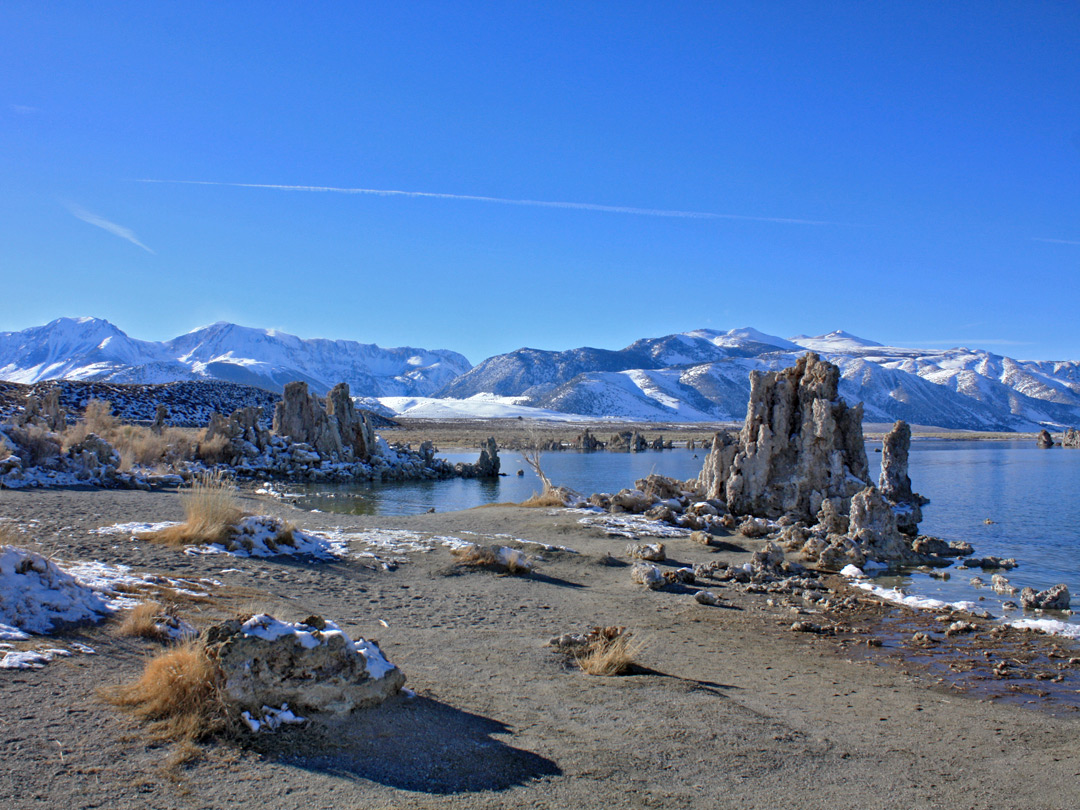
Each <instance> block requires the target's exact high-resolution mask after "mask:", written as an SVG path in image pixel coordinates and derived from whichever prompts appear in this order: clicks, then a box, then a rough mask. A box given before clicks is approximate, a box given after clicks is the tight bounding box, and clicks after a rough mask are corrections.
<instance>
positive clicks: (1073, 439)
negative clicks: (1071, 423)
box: [1061, 428, 1080, 449]
mask: <svg viewBox="0 0 1080 810" xmlns="http://www.w3.org/2000/svg"><path fill="white" fill-rule="evenodd" d="M1061 446H1062V447H1071V448H1073V449H1080V430H1077V429H1076V428H1069V429H1068V430H1066V431H1065V433H1064V434H1063V435H1062V437H1061Z"/></svg>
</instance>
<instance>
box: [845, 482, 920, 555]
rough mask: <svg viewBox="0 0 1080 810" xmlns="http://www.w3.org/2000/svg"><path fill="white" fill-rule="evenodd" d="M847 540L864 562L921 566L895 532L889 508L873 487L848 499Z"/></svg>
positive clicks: (894, 524)
mask: <svg viewBox="0 0 1080 810" xmlns="http://www.w3.org/2000/svg"><path fill="white" fill-rule="evenodd" d="M848 537H850V538H851V539H852V540H853V541H854V542H855V543H856V544H857V545H858V548H859V551H860V552H862V554H863V556H864V557H867V558H868V559H872V560H877V561H878V562H883V563H885V562H893V563H901V564H911V565H915V564H918V563H920V562H922V559H921V558H920V557H919V555H917V554H915V553H914V552H913V551H912V550H911V545H910V543H909V541H908V540H907V539H906V538H905V537H904V536H903V535H902V534H901V532H900V530H899V529H898V528H897V524H896V514H895V513H894V512H893V508H892V504H891V503H890V502H889V501H888V500H887V499H886V498H885V496H884V495H883V494H882V493H881V491H880V490H878V489H877V488H876V487H867V488H866V489H864V490H862V491H861V492H858V493H856V494H855V496H854V497H853V498H852V499H851V510H850V512H849V514H848Z"/></svg>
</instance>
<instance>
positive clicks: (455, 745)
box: [0, 490, 1080, 810]
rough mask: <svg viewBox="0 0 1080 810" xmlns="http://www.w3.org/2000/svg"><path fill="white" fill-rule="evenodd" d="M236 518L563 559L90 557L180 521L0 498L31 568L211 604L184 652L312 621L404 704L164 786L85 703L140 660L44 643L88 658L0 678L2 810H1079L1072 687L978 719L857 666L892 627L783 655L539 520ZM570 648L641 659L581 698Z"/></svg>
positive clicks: (32, 495) (578, 532) (89, 635)
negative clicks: (45, 563) (496, 569)
mask: <svg viewBox="0 0 1080 810" xmlns="http://www.w3.org/2000/svg"><path fill="white" fill-rule="evenodd" d="M244 506H245V508H247V509H249V510H250V511H254V512H259V513H271V514H278V515H281V516H283V517H286V518H288V519H289V520H291V521H293V522H294V523H295V524H296V525H298V526H299V527H301V528H305V529H313V530H329V529H340V530H342V531H345V532H350V531H359V530H361V529H370V528H396V529H407V530H411V531H414V532H418V533H420V534H421V535H422V536H427V535H429V534H432V535H455V536H459V537H465V538H466V539H484V538H494V539H495V540H496V541H499V542H505V538H498V537H496V536H498V535H510V536H512V537H514V538H520V539H524V540H530V541H536V542H540V543H545V544H553V545H558V546H565V547H569V548H571V549H574V550H576V551H577V552H578V553H570V552H567V551H553V552H552V551H548V552H540V555H541V556H542V557H543V558H544V559H543V562H541V563H540V564H539V566H538V568H537V571H536V573H535V574H533V575H531V576H528V577H510V576H498V575H496V574H494V573H491V572H488V571H472V570H466V571H463V570H461V569H460V568H458V567H455V565H454V559H453V558H452V557H451V555H450V554H449V553H448V551H447V550H446V549H445V548H444V547H437V548H435V549H434V550H431V551H428V552H411V553H409V554H407V557H408V562H402V563H401V564H400V565H398V566H397V568H396V569H395V570H385V569H384V567H383V566H382V565H380V564H378V562H377V561H375V560H374V559H373V558H370V557H351V558H348V559H344V560H338V561H327V562H319V561H314V560H310V559H307V560H295V559H289V558H272V559H243V558H233V557H225V556H222V555H186V554H183V553H182V552H180V551H178V550H176V549H172V548H163V547H158V546H154V545H152V544H149V543H135V542H132V541H130V540H129V539H127V538H125V537H123V536H117V535H107V534H97V533H92V531H91V530H93V529H96V528H98V527H101V526H107V525H111V524H114V523H118V522H127V521H161V520H170V519H171V520H176V519H180V518H181V517H182V508H181V504H180V500H179V498H178V496H177V495H176V494H175V493H143V492H122V491H72V490H64V491H36V492H13V491H0V518H4V519H6V520H8V521H11V522H14V523H16V524H18V525H19V526H20V527H22V528H23V531H24V532H25V535H24V540H25V545H28V546H30V547H31V548H35V549H37V550H42V551H44V552H46V553H48V554H51V555H53V556H55V557H57V558H59V559H68V560H88V559H96V560H101V561H103V562H108V563H123V564H126V565H130V566H132V567H133V568H134V569H135V570H137V571H147V572H161V573H168V574H170V575H173V576H181V577H187V578H198V577H206V578H212V579H215V580H217V581H219V582H220V583H221V584H220V585H217V586H213V587H212V588H211V598H210V599H209V600H206V601H189V602H185V603H184V604H183V605H182V610H183V614H184V616H185V618H187V619H188V620H190V621H192V622H193V623H195V624H196V625H198V626H205V625H206V624H209V623H211V622H213V621H215V620H217V619H220V618H222V617H225V616H228V615H232V614H234V613H236V612H238V611H247V612H256V611H262V610H266V611H269V612H272V613H274V614H275V615H277V616H278V617H279V618H282V619H289V620H298V619H302V618H304V617H306V616H308V615H310V614H312V613H318V614H321V615H324V616H326V617H327V618H331V619H333V620H335V621H337V622H339V623H340V624H341V625H342V626H343V627H344V628H345V629H346V630H347V631H349V632H350V633H352V634H353V635H362V636H365V637H367V638H376V639H378V641H379V642H380V644H381V645H382V647H383V649H384V651H385V653H386V654H387V656H388V657H389V658H390V660H391V661H393V662H395V663H396V664H398V665H399V666H400V667H401V669H402V670H403V671H404V672H405V674H406V676H407V677H408V683H407V686H408V687H409V688H410V689H412V690H415V692H416V697H413V698H408V697H398V698H394V699H392V700H391V701H389V702H387V703H386V704H384V705H382V706H380V707H378V708H375V709H371V710H366V711H361V712H357V713H354V714H353V715H351V716H350V717H348V718H347V719H345V720H341V721H337V722H336V723H333V724H326V723H313V724H311V725H310V726H309V727H306V728H301V729H289V730H288V731H286V732H283V733H278V734H274V735H260V736H257V737H256V736H253V737H251V738H250V739H247V740H245V741H241V742H235V741H233V742H221V743H217V744H213V745H210V746H208V747H207V749H206V752H205V755H204V756H203V757H202V758H201V759H199V760H197V761H195V762H193V763H191V764H189V765H186V766H184V767H183V768H181V769H180V771H179V772H172V773H170V772H169V771H168V769H166V768H164V767H163V765H164V763H165V762H166V760H167V759H168V756H169V754H170V751H169V749H168V746H161V745H155V744H151V743H149V742H148V741H147V740H146V738H145V736H144V735H143V734H142V733H141V730H140V729H139V727H138V726H137V725H136V724H135V723H134V722H133V721H132V720H131V719H130V718H128V717H127V716H125V715H124V714H122V713H120V712H118V711H117V710H115V709H114V708H112V707H110V706H108V705H105V704H103V703H102V702H100V701H99V700H98V698H97V697H96V690H97V689H98V688H99V687H100V686H102V685H107V684H111V683H119V682H122V681H128V680H131V679H133V678H135V677H136V676H137V675H138V673H139V672H140V670H141V667H142V664H143V663H144V662H145V660H146V658H147V657H148V656H149V655H151V654H152V653H153V652H154V651H156V650H158V649H160V647H159V645H156V644H154V643H152V642H148V641H144V640H136V639H130V638H124V637H121V636H120V635H118V634H117V632H116V629H115V626H116V622H115V621H113V620H110V621H105V622H102V623H101V624H98V625H85V626H79V627H75V628H69V629H67V630H64V631H61V632H58V633H57V634H55V635H54V636H52V637H50V638H48V639H43V640H40V641H44V642H47V643H46V644H39V643H38V641H35V642H34V643H31V644H29V645H21V646H35V645H37V646H48V645H49V644H53V643H55V644H56V645H58V646H70V644H71V642H75V641H78V642H81V643H84V644H87V645H89V646H91V647H93V648H94V649H95V650H96V651H97V652H96V654H95V655H84V654H79V655H73V656H71V657H70V658H60V659H56V660H54V661H53V662H52V663H50V664H49V665H48V666H46V667H45V668H43V669H41V670H27V671H0V756H2V758H3V763H4V767H3V768H2V769H0V799H3V800H5V803H6V804H7V806H11V807H18V808H39V807H40V808H47V807H48V808H51V807H56V808H65V809H66V808H89V807H102V808H145V807H153V808H222V807H236V808H251V809H252V810H256V808H257V810H266V808H305V810H306V809H307V808H360V807H363V808H383V807H385V808H428V807H482V808H518V807H521V808H526V807H527V808H534V807H560V808H605V810H607V808H612V807H619V808H621V807H631V808H637V807H664V808H684V807H685V808H726V807H739V808H758V807H760V808H830V810H832V809H834V808H849V807H850V808H855V807H858V808H900V807H903V808H939V807H940V808H1047V809H1049V808H1066V807H1077V806H1080V787H1078V786H1080V753H1078V747H1077V742H1078V738H1080V721H1078V716H1077V715H1078V712H1077V711H1076V710H1075V701H1072V702H1070V700H1069V699H1067V696H1068V694H1075V693H1076V689H1077V688H1078V684H1077V683H1076V680H1075V679H1076V676H1077V672H1076V671H1075V670H1068V671H1067V676H1068V680H1067V681H1066V682H1065V683H1064V684H1058V685H1057V691H1056V692H1054V693H1052V694H1048V696H1046V697H1039V696H1038V695H1036V694H1034V693H1033V692H1032V693H1030V694H1029V693H1022V694H1021V695H1020V697H1021V698H1023V700H1029V701H1030V702H1023V701H1022V700H1018V701H1016V702H1005V701H1001V700H991V699H988V695H987V694H986V693H985V692H984V691H980V690H981V687H977V685H971V686H966V685H965V684H964V683H963V682H960V683H959V684H958V683H957V682H955V681H952V682H949V681H946V680H941V679H940V678H939V675H938V674H935V672H933V671H931V670H929V669H927V668H925V667H919V666H915V665H914V664H911V662H910V661H907V659H905V658H904V657H903V656H898V655H897V649H896V648H895V647H894V646H892V645H891V642H890V641H889V637H888V636H883V637H884V638H885V641H886V644H885V647H884V648H883V650H882V654H880V655H878V654H876V653H875V648H873V647H868V646H866V645H865V644H864V643H863V642H864V641H865V640H866V639H867V638H874V637H875V633H877V632H878V631H882V630H883V628H884V627H885V623H884V620H885V619H892V620H894V619H895V615H896V609H893V608H882V607H876V606H874V605H868V606H867V607H866V609H865V610H864V611H863V612H862V613H859V612H858V611H856V614H853V615H850V616H847V617H845V621H846V622H847V623H849V624H851V625H852V626H853V627H854V629H855V631H856V632H854V633H840V634H839V635H837V636H818V635H814V634H811V633H793V632H790V631H789V630H788V628H789V626H790V625H791V623H792V616H793V613H792V612H791V609H790V608H789V607H787V606H784V605H783V604H779V603H777V600H776V599H774V600H773V602H774V603H776V604H773V605H770V604H769V603H768V599H769V597H767V596H765V595H754V594H745V593H742V592H740V591H738V590H736V589H735V588H731V587H722V586H716V587H715V589H716V590H717V592H719V593H720V594H721V595H722V596H724V597H725V599H726V606H724V607H706V606H703V605H699V604H697V603H696V602H695V601H694V600H693V599H692V597H691V596H690V595H689V594H688V593H673V592H652V591H646V590H643V589H641V588H640V587H638V586H635V585H633V584H632V583H631V582H630V578H629V569H628V567H627V566H626V565H625V563H624V562H620V560H621V559H623V557H624V554H623V552H624V548H625V545H626V542H627V541H626V540H625V538H612V537H607V536H606V535H605V534H604V533H603V532H602V531H601V530H599V529H597V528H595V527H585V526H582V525H580V524H579V522H578V520H579V518H580V517H581V516H580V515H579V514H576V513H573V512H568V511H564V510H558V511H554V510H547V509H534V510H529V509H522V508H515V507H494V508H482V509H473V510H469V511H465V512H457V513H446V514H431V515H420V516H415V517H408V518H404V517H402V518H391V517H372V516H350V515H330V514H322V513H309V512H302V511H298V510H295V509H293V508H292V507H290V506H289V505H288V504H285V503H282V502H279V501H272V500H269V499H259V498H255V497H253V496H248V497H246V498H245V503H244ZM465 532H474V533H475V534H474V535H469V534H465ZM727 540H728V541H729V542H728V543H727V544H726V545H725V546H724V547H723V548H721V549H707V548H704V547H702V546H698V545H695V544H693V543H691V542H690V541H689V540H687V539H682V538H675V539H668V540H666V541H665V542H667V544H668V553H669V555H670V556H671V557H672V558H674V560H675V561H677V562H679V563H693V562H705V561H708V560H711V559H724V560H727V561H729V562H732V563H740V562H744V561H746V560H748V559H749V555H750V553H751V552H752V550H753V549H755V548H757V547H758V544H759V543H760V541H751V540H747V539H745V538H742V537H740V536H734V537H731V538H727ZM355 550H357V551H359V550H360V548H359V547H356V549H355ZM609 554H610V555H613V557H614V559H613V558H612V557H609V556H608V555H609ZM386 556H387V555H386V554H385V552H384V553H383V557H384V558H385V557H386ZM227 569H236V570H234V571H228V570H227ZM800 618H805V619H814V620H815V621H820V620H822V619H823V617H815V616H812V615H807V616H802V617H800ZM591 625H625V626H627V627H629V628H631V629H632V630H633V631H634V632H635V634H637V635H638V636H639V637H640V638H643V639H645V641H646V642H647V646H646V647H645V649H644V651H643V652H641V653H640V655H639V656H638V657H637V662H638V665H639V666H638V668H637V669H636V670H635V672H634V674H631V675H627V676H623V677H615V678H596V677H590V676H587V675H584V674H583V673H581V672H580V671H578V670H577V669H576V668H575V667H573V666H572V665H568V664H567V663H566V662H565V661H564V660H563V659H562V658H560V656H558V655H557V654H556V653H555V652H554V651H553V650H552V649H551V648H549V647H546V646H545V643H546V641H547V639H549V638H550V637H552V636H554V635H557V634H559V633H563V632H568V631H580V630H583V629H586V628H588V627H589V626H591ZM1040 638H1042V637H1037V639H1040ZM1025 643H1027V642H1025ZM1046 643H1049V642H1046ZM980 649H982V648H980ZM1072 655H1078V653H1076V652H1073V653H1072ZM1040 694H1042V693H1040Z"/></svg>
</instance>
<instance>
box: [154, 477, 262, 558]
mask: <svg viewBox="0 0 1080 810" xmlns="http://www.w3.org/2000/svg"><path fill="white" fill-rule="evenodd" d="M180 497H181V498H182V499H183V502H184V522H183V523H178V524H177V525H175V526H168V527H166V528H164V529H161V530H159V531H156V532H149V533H147V534H141V535H139V539H140V540H150V541H152V542H154V543H164V544H165V545H170V546H183V545H189V544H192V543H222V544H225V543H227V542H228V540H229V539H230V538H231V537H232V535H233V534H234V532H235V528H234V527H235V526H236V524H237V523H238V522H239V521H240V519H241V518H243V517H244V512H243V510H241V509H240V506H239V504H238V503H237V501H236V495H235V494H234V493H233V485H232V482H231V481H230V480H229V479H228V478H227V477H226V476H224V475H222V474H221V473H214V474H213V475H210V474H207V475H202V476H199V477H197V478H195V480H194V481H192V484H191V486H190V487H189V488H188V489H186V490H183V491H182V492H181V493H180Z"/></svg>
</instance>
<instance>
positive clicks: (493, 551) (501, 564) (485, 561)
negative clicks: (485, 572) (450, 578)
mask: <svg viewBox="0 0 1080 810" xmlns="http://www.w3.org/2000/svg"><path fill="white" fill-rule="evenodd" d="M450 553H451V554H453V555H454V556H455V557H457V560H458V564H459V565H468V566H472V567H475V568H491V569H495V570H498V571H506V572H507V573H510V574H528V573H530V572H531V571H532V562H531V561H530V560H529V558H528V557H527V556H526V555H525V554H524V553H522V552H520V551H518V550H517V549H513V548H508V547H506V546H481V545H479V544H478V543H468V544H467V545H464V546H458V547H456V548H452V549H450Z"/></svg>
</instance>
